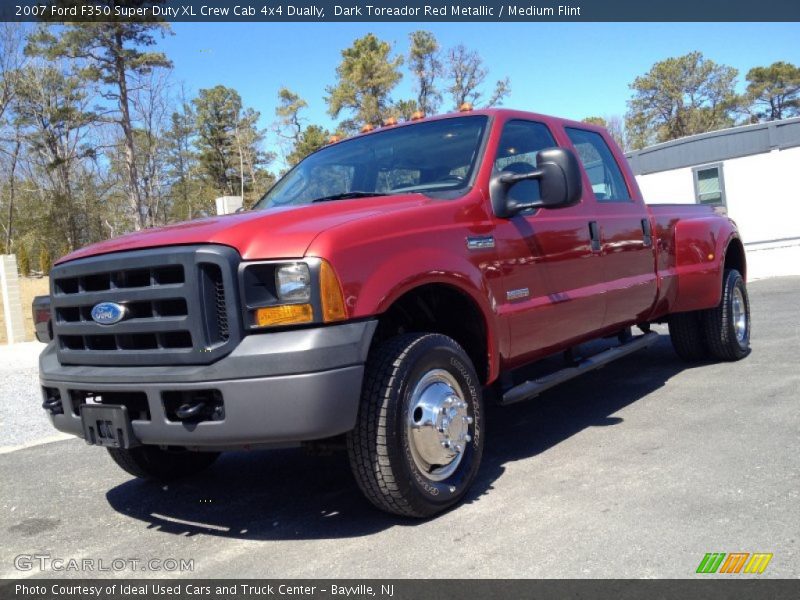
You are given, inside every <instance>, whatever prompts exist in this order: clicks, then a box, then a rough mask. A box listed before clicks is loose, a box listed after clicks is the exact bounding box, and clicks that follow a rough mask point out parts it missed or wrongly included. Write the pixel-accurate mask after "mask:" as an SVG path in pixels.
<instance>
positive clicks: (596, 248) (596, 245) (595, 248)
mask: <svg viewBox="0 0 800 600" xmlns="http://www.w3.org/2000/svg"><path fill="white" fill-rule="evenodd" d="M589 238H590V239H591V241H592V252H600V226H599V225H598V224H597V221H589Z"/></svg>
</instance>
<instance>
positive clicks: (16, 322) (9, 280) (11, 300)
mask: <svg viewBox="0 0 800 600" xmlns="http://www.w3.org/2000/svg"><path fill="white" fill-rule="evenodd" d="M0 292H2V298H3V320H4V321H5V326H6V341H7V343H9V344H16V343H18V342H24V341H25V320H24V318H23V313H22V297H21V294H20V289H19V274H18V272H17V257H16V256H15V255H13V254H2V255H0Z"/></svg>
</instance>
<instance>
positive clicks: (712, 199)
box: [694, 165, 725, 206]
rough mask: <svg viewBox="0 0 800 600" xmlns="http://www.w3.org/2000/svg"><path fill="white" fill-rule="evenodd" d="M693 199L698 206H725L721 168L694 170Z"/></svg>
mask: <svg viewBox="0 0 800 600" xmlns="http://www.w3.org/2000/svg"><path fill="white" fill-rule="evenodd" d="M694 189H695V198H696V200H697V202H698V203H699V204H711V205H717V206H721V205H724V204H725V181H724V179H723V177H722V166H721V165H715V166H713V167H700V168H698V169H695V170H694Z"/></svg>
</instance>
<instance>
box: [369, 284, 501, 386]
mask: <svg viewBox="0 0 800 600" xmlns="http://www.w3.org/2000/svg"><path fill="white" fill-rule="evenodd" d="M413 331H418V332H428V333H441V334H443V335H446V336H448V337H450V338H452V339H454V340H455V341H456V342H458V344H459V345H460V346H461V347H462V348H463V349H464V351H465V352H466V353H467V356H469V358H470V360H471V361H472V364H473V366H474V367H475V371H476V373H477V374H478V377H479V378H480V379H481V381H484V382H485V381H486V380H487V378H488V374H489V357H488V341H487V339H488V338H487V334H486V324H485V322H484V318H483V314H482V313H481V310H480V308H478V306H477V304H476V303H475V301H474V300H472V298H470V297H469V296H468V295H467V294H465V293H464V292H462V291H460V290H458V289H457V288H454V287H452V286H449V285H445V284H429V285H424V286H420V287H418V288H415V289H413V290H411V291H409V292H406V293H405V294H404V295H402V296H401V297H400V298H398V299H397V300H395V301H394V303H393V304H392V305H391V306H390V307H389V309H388V310H387V311H386V312H384V313H383V314H382V315H381V316H380V317H379V320H378V328H377V330H376V331H375V335H374V336H373V338H372V344H373V346H374V345H375V344H380V343H381V342H384V341H386V340H388V339H389V338H392V337H394V336H396V335H400V334H403V333H409V332H413Z"/></svg>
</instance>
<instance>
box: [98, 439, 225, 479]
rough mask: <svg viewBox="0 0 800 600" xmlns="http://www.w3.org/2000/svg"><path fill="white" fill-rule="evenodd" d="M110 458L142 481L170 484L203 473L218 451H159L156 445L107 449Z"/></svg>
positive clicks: (217, 454)
mask: <svg viewBox="0 0 800 600" xmlns="http://www.w3.org/2000/svg"><path fill="white" fill-rule="evenodd" d="M107 450H108V453H109V454H110V455H111V459H112V460H113V461H114V462H115V463H117V465H118V466H119V467H120V468H121V469H122V470H124V471H126V472H128V473H130V474H131V475H133V476H134V477H139V478H141V479H153V480H156V481H172V480H175V479H180V478H181V477H188V476H190V475H194V474H196V473H199V472H200V471H203V470H205V469H207V468H208V467H210V466H211V464H212V463H213V462H214V461H215V460H217V458H218V457H219V454H220V453H219V452H188V451H172V450H162V449H161V448H158V447H156V446H136V447H135V448H128V449H123V448H107Z"/></svg>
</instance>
